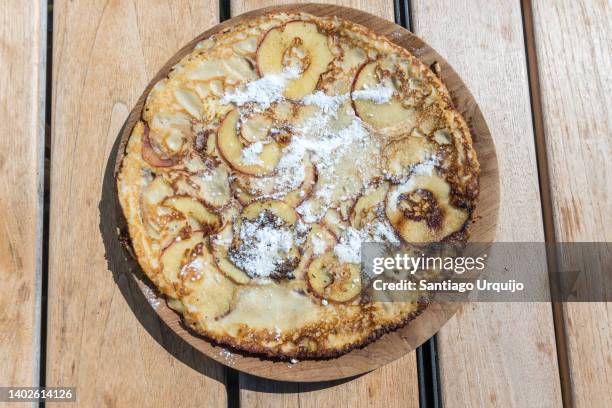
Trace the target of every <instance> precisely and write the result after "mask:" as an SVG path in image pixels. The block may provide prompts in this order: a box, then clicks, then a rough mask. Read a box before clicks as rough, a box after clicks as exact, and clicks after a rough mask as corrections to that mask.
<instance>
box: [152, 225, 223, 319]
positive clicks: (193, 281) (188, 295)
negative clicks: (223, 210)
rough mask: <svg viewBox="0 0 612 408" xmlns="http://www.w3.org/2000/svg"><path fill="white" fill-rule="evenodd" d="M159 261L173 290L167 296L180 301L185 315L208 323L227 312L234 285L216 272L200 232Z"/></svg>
mask: <svg viewBox="0 0 612 408" xmlns="http://www.w3.org/2000/svg"><path fill="white" fill-rule="evenodd" d="M160 261H161V265H162V273H163V275H164V277H165V278H166V279H167V280H168V281H169V282H170V283H171V284H172V286H173V288H174V292H175V293H173V294H172V293H171V294H169V295H170V296H173V297H180V298H181V302H182V304H183V306H186V310H187V311H190V312H192V313H193V312H194V311H195V313H194V314H196V315H197V316H198V317H200V318H201V317H203V318H205V319H210V318H215V317H219V316H221V315H223V314H224V313H226V312H227V311H228V310H229V308H230V304H231V300H232V297H233V291H234V285H233V284H232V282H231V281H230V280H229V279H227V278H226V277H225V276H223V275H222V274H221V273H220V272H219V270H218V269H217V267H216V265H215V262H214V259H213V256H212V254H211V253H210V251H209V249H208V245H207V241H206V239H205V237H204V235H203V233H202V232H201V231H198V232H194V233H193V234H192V235H191V237H189V238H187V239H183V240H180V241H174V242H173V243H172V244H171V245H170V246H168V247H167V248H166V249H165V250H164V251H163V253H162V255H161V259H160ZM202 315H203V316H202Z"/></svg>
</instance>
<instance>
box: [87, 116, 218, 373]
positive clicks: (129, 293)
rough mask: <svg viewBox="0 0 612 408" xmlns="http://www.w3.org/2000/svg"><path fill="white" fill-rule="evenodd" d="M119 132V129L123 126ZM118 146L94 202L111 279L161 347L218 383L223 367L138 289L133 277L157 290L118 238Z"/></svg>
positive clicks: (117, 145)
mask: <svg viewBox="0 0 612 408" xmlns="http://www.w3.org/2000/svg"><path fill="white" fill-rule="evenodd" d="M124 126H125V124H124ZM121 132H123V127H122V129H121ZM121 132H120V134H121ZM119 145H120V137H117V140H116V141H115V144H114V145H113V148H112V150H111V153H110V156H109V159H108V162H107V164H106V169H105V171H104V180H103V182H102V197H101V199H100V203H99V205H98V209H99V211H100V232H101V234H102V240H103V242H104V248H105V252H106V253H105V256H106V261H107V264H108V269H109V270H110V271H111V272H112V274H113V278H114V280H115V282H116V284H117V286H118V287H119V289H120V290H121V294H122V295H123V297H124V298H125V299H126V301H127V302H128V304H129V306H130V308H131V309H132V311H133V312H134V315H135V316H136V318H137V319H138V321H139V322H140V323H141V324H142V325H143V327H144V328H145V329H146V330H147V332H149V334H150V335H151V336H152V337H153V338H154V339H155V340H156V341H157V342H158V343H159V344H160V345H161V346H162V347H163V348H164V349H166V350H167V351H168V352H169V353H170V354H172V355H173V356H174V357H176V358H177V359H178V360H180V361H181V362H183V363H185V364H186V365H188V366H189V367H191V368H193V369H194V370H196V371H198V372H200V373H202V374H204V375H206V376H208V377H210V378H212V379H214V380H216V381H220V382H222V381H223V379H224V370H223V367H222V366H221V365H220V364H219V363H217V362H216V361H214V360H213V359H211V358H209V357H207V356H205V355H202V354H201V353H200V352H198V351H196V350H194V348H193V347H192V346H191V345H190V344H188V343H187V342H186V341H185V340H183V339H182V338H181V337H180V336H179V335H178V334H176V333H175V332H174V331H173V330H172V329H170V328H169V327H168V325H166V323H164V322H163V321H162V320H161V319H160V318H159V317H158V316H157V314H156V313H155V311H154V310H153V307H152V306H151V304H150V303H149V300H147V298H146V297H145V295H144V294H143V292H142V290H140V288H139V287H138V283H137V281H136V280H137V279H139V280H141V281H143V282H145V283H146V284H147V285H148V286H149V287H150V289H151V291H152V293H157V292H156V289H155V288H154V286H153V285H152V284H151V282H149V280H148V278H146V276H145V275H144V273H143V272H142V269H141V268H140V266H139V265H138V264H137V262H136V261H135V260H134V259H133V258H132V257H131V256H130V254H129V253H128V251H127V250H126V249H125V248H124V247H123V245H122V244H121V242H120V240H119V235H118V226H119V225H120V218H119V211H121V209H120V207H119V200H118V197H117V190H116V184H115V175H114V170H115V160H116V157H117V152H118V150H119Z"/></svg>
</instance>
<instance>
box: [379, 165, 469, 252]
mask: <svg viewBox="0 0 612 408" xmlns="http://www.w3.org/2000/svg"><path fill="white" fill-rule="evenodd" d="M450 191H451V190H450V186H449V184H448V183H447V182H446V181H444V180H443V179H442V178H440V177H439V176H437V175H432V176H429V175H419V174H417V175H413V176H412V177H410V179H408V181H407V182H406V183H404V184H400V185H397V186H392V187H391V188H390V189H389V193H388V194H387V202H386V208H385V212H386V214H387V218H388V219H389V221H390V222H391V225H392V226H393V228H394V229H395V231H396V232H397V233H398V234H399V235H400V236H401V237H402V238H403V239H404V240H405V241H406V242H408V243H414V244H421V243H431V242H437V241H440V240H442V239H444V238H446V237H447V236H449V235H450V234H452V233H454V232H457V231H459V230H461V229H462V228H463V227H464V225H465V223H466V222H467V220H468V218H469V213H468V211H466V210H463V209H460V208H457V207H455V206H453V205H452V204H451V203H450Z"/></svg>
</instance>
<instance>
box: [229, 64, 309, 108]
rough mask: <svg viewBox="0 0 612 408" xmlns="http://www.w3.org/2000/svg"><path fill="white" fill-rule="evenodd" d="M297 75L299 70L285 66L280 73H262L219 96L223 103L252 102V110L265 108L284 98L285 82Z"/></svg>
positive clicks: (238, 103) (242, 103)
mask: <svg viewBox="0 0 612 408" xmlns="http://www.w3.org/2000/svg"><path fill="white" fill-rule="evenodd" d="M299 75H300V71H299V70H298V69H297V68H294V67H291V68H287V69H285V70H284V71H283V72H281V73H280V74H268V75H264V76H263V77H261V78H259V79H257V80H255V81H251V82H248V83H247V84H246V86H245V87H244V88H238V89H235V90H234V91H233V92H230V93H226V94H225V95H224V96H223V98H221V103H222V104H224V105H227V104H230V103H234V104H236V106H244V105H246V104H253V105H254V110H257V111H263V110H266V109H268V108H269V107H270V105H272V104H273V103H274V102H278V101H280V100H282V99H283V98H284V97H283V91H284V90H285V87H286V85H287V82H288V81H289V80H291V79H295V78H297V77H298V76H299Z"/></svg>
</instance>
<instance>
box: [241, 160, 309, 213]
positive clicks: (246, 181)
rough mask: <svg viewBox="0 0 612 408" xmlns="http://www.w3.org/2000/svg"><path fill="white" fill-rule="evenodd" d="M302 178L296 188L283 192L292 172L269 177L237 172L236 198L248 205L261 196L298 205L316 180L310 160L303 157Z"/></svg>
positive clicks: (307, 194)
mask: <svg viewBox="0 0 612 408" xmlns="http://www.w3.org/2000/svg"><path fill="white" fill-rule="evenodd" d="M303 166H304V178H303V179H302V182H301V183H300V185H299V186H298V188H297V189H295V190H293V191H289V192H286V193H284V192H283V190H284V189H285V187H286V185H287V184H290V183H291V182H292V180H290V178H291V177H293V174H278V175H274V176H270V177H253V176H247V175H245V174H237V175H236V176H235V179H234V184H233V187H234V191H235V193H236V198H237V199H238V201H240V203H241V204H242V205H248V204H250V203H251V202H253V200H256V199H258V198H261V197H274V198H278V199H280V200H282V201H284V202H286V203H287V204H289V205H291V206H292V207H294V208H295V207H297V206H299V205H300V204H301V203H302V202H303V201H304V200H306V198H308V196H309V195H310V193H311V192H312V190H313V188H314V185H315V184H316V182H317V170H316V168H315V166H314V165H313V164H312V162H311V161H310V160H308V159H307V158H304V160H303Z"/></svg>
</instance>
